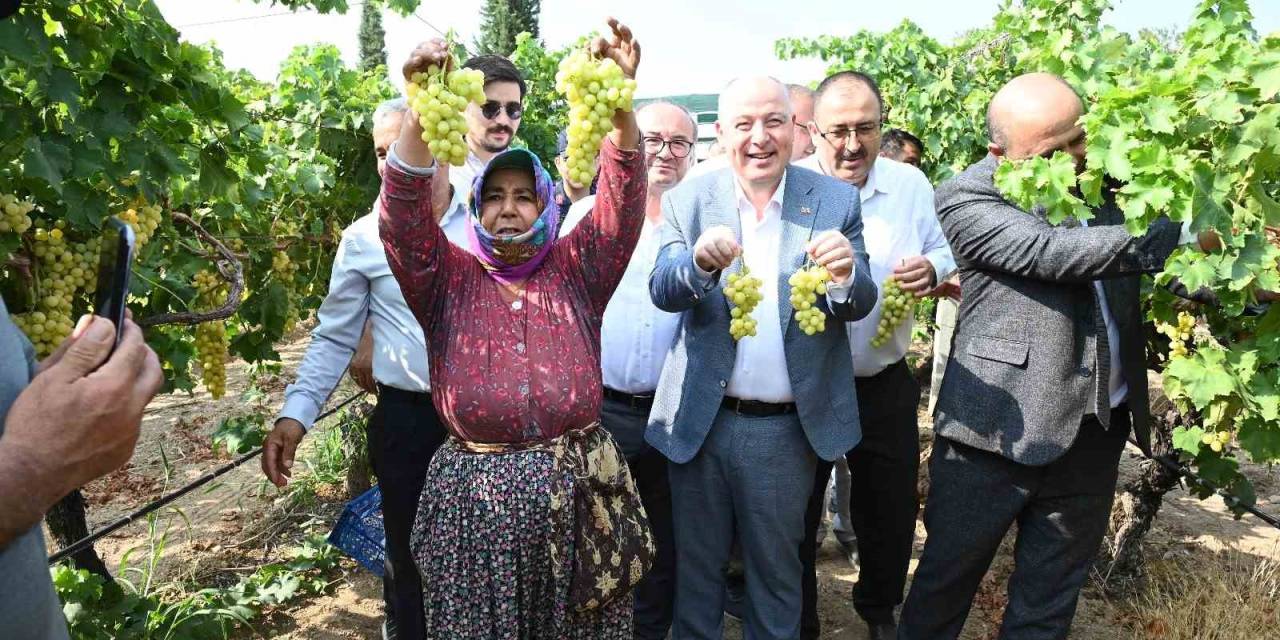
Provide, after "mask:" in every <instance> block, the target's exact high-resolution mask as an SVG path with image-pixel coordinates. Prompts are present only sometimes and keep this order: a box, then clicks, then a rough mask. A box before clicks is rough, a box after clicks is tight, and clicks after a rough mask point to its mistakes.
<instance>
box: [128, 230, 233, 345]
mask: <svg viewBox="0 0 1280 640" xmlns="http://www.w3.org/2000/svg"><path fill="white" fill-rule="evenodd" d="M171 216H172V218H173V221H174V222H181V223H183V224H185V225H187V226H189V227H191V228H192V229H194V230H195V232H196V235H198V236H200V239H201V240H204V241H205V242H206V243H208V244H209V245H210V246H212V247H213V248H214V249H215V250H216V251H217V252H218V254H219V255H221V256H222V259H221V260H218V261H217V263H216V264H217V266H218V274H219V275H221V276H222V278H223V279H224V280H226V281H227V283H228V284H229V285H230V287H229V288H228V291H227V299H226V300H225V301H223V303H222V306H220V307H218V308H217V309H213V310H211V311H180V312H177V313H161V314H158V315H154V316H148V317H146V318H143V319H141V320H139V321H138V326H140V327H155V326H159V325H162V324H188V325H191V324H200V323H202V322H212V321H214V320H222V319H225V318H229V317H231V315H232V314H234V313H235V312H236V310H237V309H239V308H240V299H241V297H242V294H243V293H244V269H243V268H242V267H241V266H240V261H239V260H238V259H237V258H236V255H235V254H234V253H232V252H231V250H230V249H228V248H227V245H225V244H222V242H221V241H220V240H218V239H217V238H215V237H214V236H213V234H211V233H209V232H208V231H206V230H205V228H204V227H202V226H200V223H198V222H196V221H195V220H193V219H192V218H191V216H189V215H187V214H185V213H182V212H180V211H174V212H173V213H172V214H171Z"/></svg>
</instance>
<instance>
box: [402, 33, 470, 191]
mask: <svg viewBox="0 0 1280 640" xmlns="http://www.w3.org/2000/svg"><path fill="white" fill-rule="evenodd" d="M451 57H452V56H451ZM453 62H454V64H453V65H452V66H455V67H456V61H453ZM405 93H407V94H408V96H409V104H410V105H412V106H413V111H414V113H416V114H418V123H419V124H421V125H422V141H423V142H425V143H427V148H428V149H430V150H431V155H433V156H435V157H437V158H439V159H441V160H442V161H444V162H448V163H449V164H452V165H454V166H461V165H462V164H463V163H464V162H466V161H467V142H466V140H464V139H463V135H464V134H466V133H467V121H466V120H465V119H464V118H463V117H462V112H463V111H464V110H465V109H466V108H467V103H468V102H475V103H477V104H484V101H485V95H484V72H483V71H480V70H478V69H454V70H453V71H449V72H447V73H446V72H445V71H444V70H443V69H441V68H440V67H439V66H436V65H434V64H433V65H431V66H430V67H429V68H428V69H427V70H426V72H425V73H424V72H418V73H415V74H413V76H412V78H411V79H410V82H409V84H408V85H406V86H405Z"/></svg>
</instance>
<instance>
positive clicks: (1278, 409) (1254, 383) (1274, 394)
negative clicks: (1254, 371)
mask: <svg viewBox="0 0 1280 640" xmlns="http://www.w3.org/2000/svg"><path fill="white" fill-rule="evenodd" d="M1275 375H1276V374H1275V372H1270V373H1269V374H1267V373H1264V374H1262V375H1258V376H1254V378H1253V380H1251V381H1250V382H1249V393H1250V395H1252V396H1253V402H1254V404H1256V405H1257V407H1258V415H1260V416H1262V419H1263V420H1266V421H1268V422H1276V421H1277V420H1280V389H1278V388H1277V387H1276V381H1275V380H1274V379H1273V376H1275ZM1277 457H1280V456H1277Z"/></svg>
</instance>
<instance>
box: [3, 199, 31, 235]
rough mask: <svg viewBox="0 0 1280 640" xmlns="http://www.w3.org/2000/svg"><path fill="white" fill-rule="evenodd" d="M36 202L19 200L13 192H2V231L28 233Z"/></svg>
mask: <svg viewBox="0 0 1280 640" xmlns="http://www.w3.org/2000/svg"><path fill="white" fill-rule="evenodd" d="M35 208H36V203H34V202H32V201H30V200H19V199H18V196H15V195H13V194H11V193H0V233H26V232H27V229H30V228H31V216H30V215H29V214H30V213H31V211H32V210H33V209H35Z"/></svg>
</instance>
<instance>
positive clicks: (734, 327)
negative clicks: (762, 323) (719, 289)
mask: <svg viewBox="0 0 1280 640" xmlns="http://www.w3.org/2000/svg"><path fill="white" fill-rule="evenodd" d="M761 284H762V283H761V282H760V278H757V277H755V276H753V275H751V270H750V269H748V268H747V265H745V264H744V265H742V272H741V273H731V274H729V278H728V283H727V284H726V285H725V288H724V297H725V299H727V300H728V301H729V302H731V303H733V308H732V309H730V310H729V316H730V317H731V320H729V335H731V336H733V339H734V340H741V339H743V338H745V337H747V336H754V335H756V320H755V318H752V317H751V312H752V311H754V310H755V308H756V305H757V304H760V300H761V299H762V298H764V296H762V295H760V285H761Z"/></svg>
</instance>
